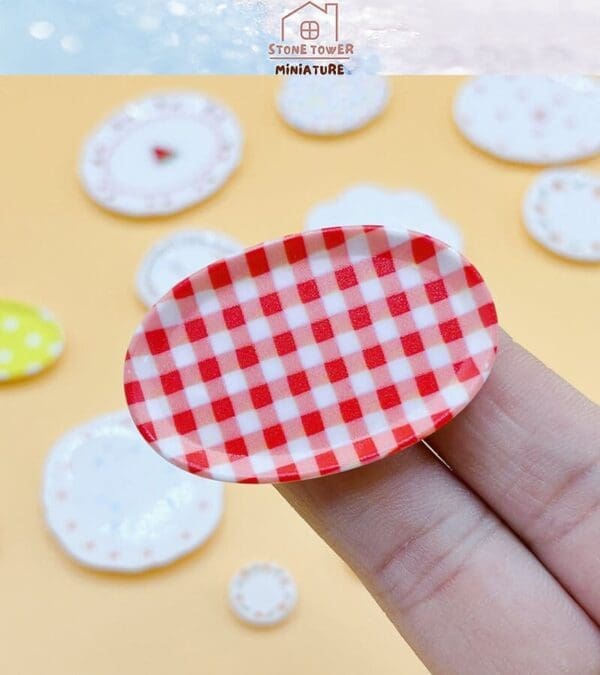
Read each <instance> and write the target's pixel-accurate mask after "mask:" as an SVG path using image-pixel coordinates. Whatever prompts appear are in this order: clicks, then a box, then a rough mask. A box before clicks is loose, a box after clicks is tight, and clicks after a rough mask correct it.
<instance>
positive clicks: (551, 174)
mask: <svg viewBox="0 0 600 675" xmlns="http://www.w3.org/2000/svg"><path fill="white" fill-rule="evenodd" d="M523 218H524V221H525V227H526V228H527V231H528V232H529V234H530V235H531V236H532V237H533V238H534V239H535V240H536V241H537V242H538V243H540V244H541V245H542V246H544V247H545V248H547V249H548V250H550V251H552V252H553V253H556V254H557V255H560V256H562V257H563V258H569V259H571V260H578V261H581V262H600V176H598V175H595V174H592V173H588V172H587V171H577V170H575V169H560V170H556V169H554V170H550V171H542V173H541V174H540V175H539V176H538V177H537V178H536V179H535V181H534V182H533V184H532V185H531V187H530V188H529V190H528V191H527V194H526V195H525V200H524V202H523Z"/></svg>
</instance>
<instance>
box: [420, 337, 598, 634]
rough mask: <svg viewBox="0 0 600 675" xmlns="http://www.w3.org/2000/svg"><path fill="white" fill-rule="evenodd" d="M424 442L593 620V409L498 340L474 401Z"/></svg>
mask: <svg viewBox="0 0 600 675" xmlns="http://www.w3.org/2000/svg"><path fill="white" fill-rule="evenodd" d="M427 440H428V442H429V443H430V444H431V445H432V447H433V448H434V449H435V451H436V452H438V453H439V454H440V456H441V457H443V459H444V460H445V461H446V462H448V464H449V465H450V466H451V467H452V468H453V470H454V471H455V472H456V473H457V474H458V475H459V476H460V477H461V478H462V480H464V481H465V482H466V483H467V484H468V485H469V486H470V487H471V488H472V489H473V490H474V491H475V492H477V493H478V494H479V495H481V497H482V498H483V499H484V500H485V501H486V502H487V503H488V504H489V505H490V507H491V508H492V509H493V510H495V511H496V512H497V513H498V514H499V515H500V516H501V518H502V519H504V520H505V521H506V522H507V523H508V525H509V526H510V527H511V528H512V529H513V530H515V531H516V532H517V533H518V535H519V536H520V537H521V538H522V539H523V540H524V541H525V542H526V543H527V545H528V546H529V547H530V548H531V549H532V550H533V551H534V552H535V554H536V555H537V556H538V558H540V560H542V561H543V563H544V564H545V565H546V566H547V567H548V568H549V569H550V570H551V571H552V573H553V574H554V575H555V576H556V577H557V578H558V579H559V580H560V582H561V583H562V584H563V585H564V586H565V587H566V588H567V589H568V590H569V592H570V593H571V594H572V595H573V596H574V597H575V598H576V599H577V600H578V602H580V603H581V605H582V606H583V607H585V608H586V610H587V611H588V612H589V613H590V615H591V616H592V617H593V618H594V619H595V620H596V621H597V622H600V409H599V408H598V407H597V406H595V405H594V404H593V403H591V402H590V401H588V400H587V399H586V398H585V397H584V396H582V395H581V394H579V393H578V392H577V391H575V390H574V389H573V388H572V387H570V386H569V385H568V384H566V383H565V382H564V381H563V380H561V379H560V378H559V377H558V376H557V375H556V374H555V373H553V372H552V371H551V370H549V369H548V368H546V367H545V366H544V365H543V364H542V363H540V362H539V361H538V360H537V359H535V358H534V357H533V356H531V354H529V353H528V352H526V351H525V350H524V349H523V348H522V347H520V346H519V345H517V344H516V343H514V342H512V340H511V339H510V338H509V337H508V336H506V335H504V336H503V337H502V341H501V345H500V351H499V355H498V360H497V363H496V365H495V366H494V370H493V371H492V374H491V376H490V379H489V381H488V382H487V383H486V385H485V386H484V388H483V389H482V391H481V392H480V394H479V395H478V396H477V397H476V398H475V400H474V401H473V402H472V403H471V404H470V405H469V406H468V407H467V408H466V409H465V410H464V411H463V412H462V413H461V414H460V415H459V416H458V417H457V418H456V419H455V420H453V421H452V422H451V423H450V424H449V425H448V426H447V427H445V428H443V429H441V430H440V431H439V432H437V433H436V434H435V435H434V436H432V437H430V438H428V439H427Z"/></svg>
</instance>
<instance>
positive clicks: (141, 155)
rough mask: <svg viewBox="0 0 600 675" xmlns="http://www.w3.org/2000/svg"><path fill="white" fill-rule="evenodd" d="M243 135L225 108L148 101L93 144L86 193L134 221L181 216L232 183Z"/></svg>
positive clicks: (172, 97)
mask: <svg viewBox="0 0 600 675" xmlns="http://www.w3.org/2000/svg"><path fill="white" fill-rule="evenodd" d="M242 144H243V140H242V132H241V129H240V126H239V124H238V122H237V120H236V118H235V116H234V115H233V113H232V112H231V111H230V110H229V109H228V108H226V107H225V106H223V105H222V104H221V103H218V102H216V101H213V100H212V99H210V98H207V97H205V96H201V95H199V94H193V93H173V94H163V95H155V96H150V97H147V98H142V99H139V100H137V101H134V102H132V103H130V104H128V105H126V106H125V107H124V108H123V109H121V110H119V111H118V112H116V113H115V114H114V115H113V116H112V117H111V118H110V119H108V120H107V121H106V122H105V123H104V124H103V125H102V126H101V127H99V128H98V129H97V130H96V131H95V132H94V133H93V134H92V135H91V136H90V138H89V139H88V140H87V142H86V144H85V146H84V149H83V153H82V157H81V164H80V176H81V180H82V182H83V185H84V188H85V189H86V191H87V192H88V194H89V195H90V197H91V198H92V199H94V200H95V201H96V202H97V203H98V204H100V205H101V206H103V207H105V208H107V209H109V210H111V211H116V212H118V213H123V214H125V215H128V216H158V215H165V214H169V213H175V212H177V211H181V210H183V209H185V208H187V207H189V206H191V205H193V204H196V203H198V202H200V201H202V200H203V199H206V198H207V197H209V196H210V195H211V194H213V193H214V192H215V191H216V190H218V189H219V188H220V187H221V186H222V185H223V183H225V181H226V180H227V179H228V178H229V176H230V174H231V173H232V172H233V170H234V169H235V168H236V167H237V166H238V164H239V163H240V160H241V154H242Z"/></svg>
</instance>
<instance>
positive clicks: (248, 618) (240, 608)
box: [229, 562, 298, 626]
mask: <svg viewBox="0 0 600 675" xmlns="http://www.w3.org/2000/svg"><path fill="white" fill-rule="evenodd" d="M297 601H298V591H297V588H296V584H295V582H294V579H293V578H292V576H291V574H290V573H289V572H288V571H287V570H285V569H284V568H283V567H280V566H279V565H276V564H275V563H268V562H257V563H253V564H251V565H248V566H247V567H244V568H242V569H241V570H240V571H239V572H238V573H237V574H236V575H235V576H234V577H233V579H232V580H231V583H230V585H229V602H230V604H231V608H232V610H233V611H234V612H235V614H236V615H237V616H238V617H239V618H240V619H242V621H245V622H246V623H250V624H253V625H255V626H274V625H275V624H277V623H280V622H281V621H283V620H284V619H285V618H286V617H287V616H289V614H290V613H291V612H292V610H293V609H294V607H295V606H296V603H297Z"/></svg>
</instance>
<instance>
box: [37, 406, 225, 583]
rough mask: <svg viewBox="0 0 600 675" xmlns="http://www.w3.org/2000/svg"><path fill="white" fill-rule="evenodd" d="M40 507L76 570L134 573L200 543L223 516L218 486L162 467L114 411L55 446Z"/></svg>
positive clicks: (128, 422)
mask: <svg viewBox="0 0 600 675" xmlns="http://www.w3.org/2000/svg"><path fill="white" fill-rule="evenodd" d="M43 503H44V510H45V516H46V520H47V522H48V525H49V527H50V529H51V531H52V532H53V533H54V535H55V536H56V537H57V539H58V540H59V542H60V543H61V544H62V546H63V547H64V549H65V550H66V551H67V553H69V554H70V555H71V556H72V557H73V558H75V559H76V560H77V561H78V562H80V563H81V564H82V565H85V566H88V567H93V568H95V569H100V570H107V571H114V572H141V571H143V570H147V569H150V568H153V567H160V566H162V565H166V564H168V563H170V562H172V561H174V560H176V559H177V558H180V557H181V556H183V555H185V554H186V553H189V552H190V551H192V550H194V549H195V548H197V547H198V546H200V544H202V542H204V541H205V540H206V539H207V537H208V536H209V535H210V534H211V533H212V532H213V530H214V529H215V528H216V526H217V525H218V523H219V521H220V519H221V516H222V513H223V486H222V484H220V483H218V482H217V481H212V480H207V479H204V478H200V477H199V476H193V475H191V474H189V473H187V472H185V471H181V470H180V469H177V468H176V467H174V466H173V465H172V464H170V463H169V462H165V460H164V459H162V458H161V457H159V456H158V455H157V454H156V453H155V452H154V451H153V450H152V448H150V447H149V446H148V444H147V443H146V442H145V441H144V440H143V439H142V437H141V436H140V434H139V432H138V431H137V429H136V427H135V425H134V424H133V422H132V421H131V418H130V416H129V413H128V412H127V411H121V412H117V413H112V414H109V415H104V416H102V417H99V418H97V419H94V420H93V421H91V422H88V423H87V424H84V425H83V426H80V427H77V428H75V429H73V430H71V431H70V432H68V433H67V434H66V435H65V436H63V437H62V438H61V439H60V440H59V441H58V442H57V443H56V445H55V446H54V447H53V448H52V449H51V451H50V453H49V456H48V459H47V462H46V468H45V473H44V484H43Z"/></svg>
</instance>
